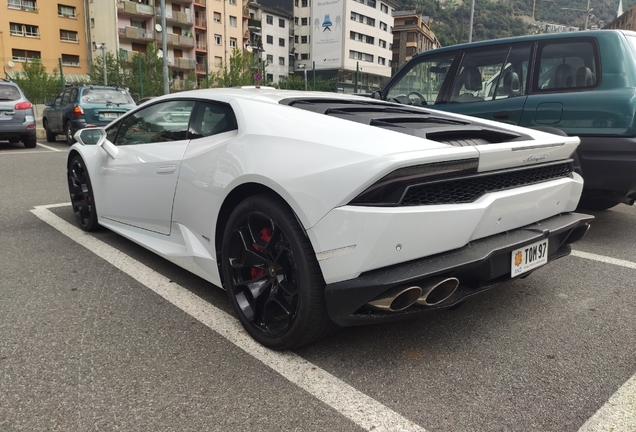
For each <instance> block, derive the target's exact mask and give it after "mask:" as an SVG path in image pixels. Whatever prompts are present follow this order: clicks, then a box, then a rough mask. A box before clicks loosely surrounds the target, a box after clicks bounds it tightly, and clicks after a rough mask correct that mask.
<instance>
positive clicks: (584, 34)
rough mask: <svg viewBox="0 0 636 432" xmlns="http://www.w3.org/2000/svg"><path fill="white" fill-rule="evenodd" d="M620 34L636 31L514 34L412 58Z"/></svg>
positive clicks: (449, 47) (453, 46)
mask: <svg viewBox="0 0 636 432" xmlns="http://www.w3.org/2000/svg"><path fill="white" fill-rule="evenodd" d="M620 34H624V35H629V36H636V32H633V31H629V30H587V31H574V32H559V33H542V34H536V35H525V36H514V37H508V38H501V39H489V40H484V41H479V42H471V43H463V44H457V45H449V46H447V47H443V48H437V49H434V50H430V51H425V52H423V53H420V54H417V55H415V56H413V58H412V59H411V60H415V59H417V58H420V57H423V56H428V55H431V54H436V53H444V52H451V51H457V50H462V49H468V48H470V49H473V48H480V47H489V46H496V45H503V44H510V43H519V42H534V41H541V40H550V39H571V38H584V37H596V38H606V37H616V36H617V35H620ZM411 60H409V61H411ZM407 63H408V62H407Z"/></svg>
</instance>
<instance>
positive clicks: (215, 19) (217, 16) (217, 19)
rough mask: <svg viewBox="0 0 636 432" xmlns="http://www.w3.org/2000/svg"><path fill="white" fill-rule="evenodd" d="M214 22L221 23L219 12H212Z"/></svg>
mask: <svg viewBox="0 0 636 432" xmlns="http://www.w3.org/2000/svg"><path fill="white" fill-rule="evenodd" d="M214 22H215V23H219V24H220V23H221V14H220V13H219V12H214Z"/></svg>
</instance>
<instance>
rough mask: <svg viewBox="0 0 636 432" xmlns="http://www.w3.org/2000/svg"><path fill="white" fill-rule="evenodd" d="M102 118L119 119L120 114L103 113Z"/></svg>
mask: <svg viewBox="0 0 636 432" xmlns="http://www.w3.org/2000/svg"><path fill="white" fill-rule="evenodd" d="M102 117H104V118H107V119H116V118H117V117H119V113H102Z"/></svg>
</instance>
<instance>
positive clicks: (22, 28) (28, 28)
mask: <svg viewBox="0 0 636 432" xmlns="http://www.w3.org/2000/svg"><path fill="white" fill-rule="evenodd" d="M9 29H10V33H11V36H26V37H31V38H39V37H40V28H39V27H38V26H34V25H28V24H20V23H10V24H9Z"/></svg>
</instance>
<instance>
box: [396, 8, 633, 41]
mask: <svg viewBox="0 0 636 432" xmlns="http://www.w3.org/2000/svg"><path fill="white" fill-rule="evenodd" d="M398 1H399V4H400V9H406V10H409V9H415V10H417V11H418V12H419V13H421V14H422V15H425V16H430V17H431V18H432V20H433V26H432V27H433V31H434V32H435V34H436V36H437V37H438V39H439V40H440V42H441V43H442V45H444V46H447V45H454V44H457V43H461V42H467V41H468V26H469V21H470V3H471V2H470V0H463V1H462V0H455V1H453V0H398ZM534 1H536V8H535V13H534V15H535V20H536V21H537V22H549V23H553V24H563V25H568V26H574V27H581V28H582V27H583V23H584V21H585V12H584V10H585V8H586V6H587V1H586V0H475V17H474V30H473V40H474V41H477V40H484V39H495V38H501V37H507V36H520V35H524V34H530V33H536V32H537V31H540V29H539V28H538V27H536V26H534V25H533V21H532V9H533V2H534ZM634 3H636V0H623V10H627V8H628V7H629V6H631V5H632V4H634ZM562 8H570V9H580V11H577V10H564V9H562ZM590 8H591V9H593V10H592V12H591V14H590V19H589V23H588V27H591V26H593V25H598V26H599V27H601V28H602V26H603V25H604V24H607V23H609V22H610V21H612V20H613V19H614V18H616V11H617V10H618V0H591V1H590Z"/></svg>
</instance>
